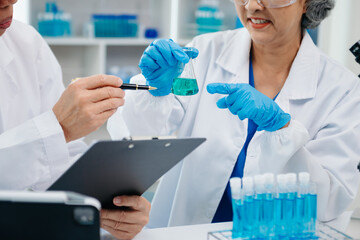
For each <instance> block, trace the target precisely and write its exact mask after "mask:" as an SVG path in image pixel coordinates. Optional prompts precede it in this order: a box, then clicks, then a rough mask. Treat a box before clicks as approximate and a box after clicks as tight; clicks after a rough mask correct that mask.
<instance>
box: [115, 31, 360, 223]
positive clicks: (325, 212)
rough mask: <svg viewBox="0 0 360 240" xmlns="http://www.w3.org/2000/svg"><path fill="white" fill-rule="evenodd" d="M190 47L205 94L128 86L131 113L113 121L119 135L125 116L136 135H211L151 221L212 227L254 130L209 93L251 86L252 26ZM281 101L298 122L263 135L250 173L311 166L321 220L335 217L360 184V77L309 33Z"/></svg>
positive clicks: (164, 190)
mask: <svg viewBox="0 0 360 240" xmlns="http://www.w3.org/2000/svg"><path fill="white" fill-rule="evenodd" d="M190 45H191V46H194V47H196V48H198V49H199V52H200V54H199V57H198V58H197V59H196V60H195V73H196V77H197V80H198V85H199V93H198V94H197V95H195V96H192V97H179V96H176V97H175V96H174V95H172V94H171V95H168V96H166V97H154V96H152V95H151V94H149V93H148V92H144V91H132V92H130V91H129V92H127V96H126V103H125V106H124V108H123V112H122V113H121V111H119V112H118V113H116V115H115V116H113V118H112V119H111V120H110V122H109V124H108V128H109V131H110V132H111V134H112V135H113V136H115V137H116V135H117V134H116V133H115V132H116V129H117V128H118V126H117V125H118V124H120V123H121V121H122V119H121V118H122V117H123V120H124V121H125V123H126V125H127V127H128V128H129V131H130V133H131V134H132V135H133V136H134V135H142V136H143V135H153V136H154V135H167V134H171V133H174V132H176V133H177V136H178V137H206V138H207V141H206V142H205V143H204V144H203V145H201V146H200V147H199V148H198V149H196V150H195V151H194V152H193V153H191V154H190V155H189V156H188V157H186V158H185V160H184V161H183V162H181V163H180V164H178V165H177V166H176V167H175V168H173V169H172V170H171V171H169V172H168V173H167V174H166V175H165V176H164V178H163V179H162V181H161V183H160V185H159V187H158V190H157V192H156V194H155V197H154V200H153V204H152V210H151V214H150V223H149V227H165V226H177V225H188V224H202V223H210V222H211V221H212V218H213V216H214V214H215V211H216V209H217V207H218V204H219V202H220V199H221V197H222V195H223V193H224V190H225V187H226V184H227V182H228V180H229V177H230V175H231V172H232V170H233V167H234V164H235V162H236V159H237V157H238V155H239V153H240V150H241V149H242V147H243V144H244V142H245V139H246V135H247V125H248V122H247V120H244V121H241V120H239V118H238V117H237V116H235V115H233V114H231V113H230V111H229V110H227V109H225V110H223V109H219V108H217V106H216V101H217V100H218V99H220V98H222V97H224V95H219V94H215V95H211V94H209V93H208V92H207V91H206V85H207V84H209V83H214V82H222V83H248V82H249V52H250V46H251V38H250V35H249V34H248V32H247V31H246V30H245V29H243V30H235V31H227V32H219V33H215V34H209V35H202V36H199V37H196V38H195V39H194V40H193V41H192V43H191V44H190ZM132 81H133V82H135V81H137V82H141V81H144V78H143V76H141V75H139V76H137V77H134V78H133V80H132ZM276 102H277V103H278V105H279V106H280V107H281V108H282V109H283V110H284V111H285V112H288V113H290V114H291V117H292V120H291V123H290V125H289V127H287V128H284V129H280V130H278V131H275V132H266V131H260V132H259V131H258V132H256V133H255V135H254V137H253V139H252V141H251V142H250V144H249V147H248V150H247V158H246V163H245V168H244V175H245V176H253V175H255V174H259V173H265V172H272V173H275V174H278V173H288V172H296V173H298V172H301V171H308V172H310V174H311V180H312V181H314V182H316V183H317V189H318V203H319V204H318V217H319V219H320V220H323V221H329V220H332V219H335V218H336V217H338V216H339V215H340V214H341V213H342V212H343V211H344V210H345V209H346V208H347V206H348V205H349V203H350V202H351V201H352V200H353V199H354V197H355V195H356V191H357V187H358V183H359V174H358V173H357V170H356V165H357V163H358V162H359V160H360V141H359V139H360V81H359V79H357V77H356V76H355V75H354V74H353V73H351V72H350V71H348V70H346V69H344V68H343V67H342V66H340V65H339V64H337V63H336V62H335V61H333V60H331V59H329V58H328V57H327V56H325V55H324V54H323V53H321V52H320V51H319V50H318V48H317V47H316V46H315V45H314V43H313V42H312V40H311V38H310V36H309V35H308V34H306V35H305V36H304V38H303V41H302V44H301V47H300V49H299V52H298V54H297V56H296V59H295V60H294V63H293V65H292V67H291V70H290V73H289V76H288V78H287V80H286V83H285V85H284V87H283V89H282V90H281V92H280V94H279V95H278V97H277V98H276Z"/></svg>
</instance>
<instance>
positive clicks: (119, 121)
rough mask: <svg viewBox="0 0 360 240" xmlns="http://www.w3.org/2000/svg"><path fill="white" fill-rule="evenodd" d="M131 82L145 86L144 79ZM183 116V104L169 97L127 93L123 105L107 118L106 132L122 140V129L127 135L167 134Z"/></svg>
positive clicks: (176, 125) (138, 77)
mask: <svg viewBox="0 0 360 240" xmlns="http://www.w3.org/2000/svg"><path fill="white" fill-rule="evenodd" d="M131 82H132V83H138V84H145V82H146V80H145V78H144V76H143V75H141V74H140V75H137V76H135V77H133V78H132V79H131ZM184 114H185V109H184V106H183V102H181V101H180V100H179V99H178V98H177V97H175V96H174V95H173V94H169V95H167V96H163V97H155V96H153V95H151V94H150V93H149V92H148V91H127V92H126V96H125V105H124V107H123V108H122V109H121V110H120V111H117V112H116V113H115V114H114V116H112V117H111V118H110V120H109V122H108V130H109V132H110V135H111V136H112V138H113V139H121V138H122V137H125V136H123V135H124V134H125V133H126V132H127V131H126V130H125V129H128V132H129V134H130V135H131V136H165V135H171V134H173V133H174V132H175V131H176V130H177V129H178V127H179V125H180V123H181V121H182V118H183V116H184ZM124 124H125V125H126V127H125V126H124Z"/></svg>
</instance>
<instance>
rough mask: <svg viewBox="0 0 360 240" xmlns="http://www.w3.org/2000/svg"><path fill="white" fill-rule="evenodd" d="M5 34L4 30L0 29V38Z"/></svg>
mask: <svg viewBox="0 0 360 240" xmlns="http://www.w3.org/2000/svg"><path fill="white" fill-rule="evenodd" d="M5 32H6V29H0V37H1V36H2V35H3V34H4V33H5Z"/></svg>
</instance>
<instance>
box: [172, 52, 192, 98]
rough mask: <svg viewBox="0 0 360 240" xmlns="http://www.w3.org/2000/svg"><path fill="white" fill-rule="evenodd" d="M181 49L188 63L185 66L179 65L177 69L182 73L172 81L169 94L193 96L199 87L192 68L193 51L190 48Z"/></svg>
mask: <svg viewBox="0 0 360 240" xmlns="http://www.w3.org/2000/svg"><path fill="white" fill-rule="evenodd" d="M182 49H183V51H184V52H185V53H186V54H187V55H188V56H189V58H190V61H189V63H187V64H184V63H179V66H178V69H179V71H180V73H181V71H182V73H181V75H180V76H177V77H176V78H175V79H174V80H173V83H172V89H171V92H172V93H173V94H175V95H180V96H190V95H195V94H197V93H198V92H199V87H198V85H197V81H196V77H195V71H194V66H193V64H194V63H193V58H194V55H193V53H194V50H193V48H190V47H183V48H182Z"/></svg>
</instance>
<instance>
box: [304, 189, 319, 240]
mask: <svg viewBox="0 0 360 240" xmlns="http://www.w3.org/2000/svg"><path fill="white" fill-rule="evenodd" d="M305 206H306V211H305V221H306V222H307V226H308V228H307V233H308V238H311V239H316V219H317V194H316V185H315V183H310V189H309V194H307V195H306V197H305Z"/></svg>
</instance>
